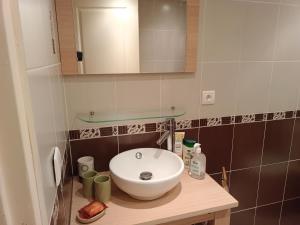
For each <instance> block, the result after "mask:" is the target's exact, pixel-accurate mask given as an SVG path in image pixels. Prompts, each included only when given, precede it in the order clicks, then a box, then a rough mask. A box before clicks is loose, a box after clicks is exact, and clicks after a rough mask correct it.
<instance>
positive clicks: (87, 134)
mask: <svg viewBox="0 0 300 225" xmlns="http://www.w3.org/2000/svg"><path fill="white" fill-rule="evenodd" d="M79 133H80V139H88V138H98V137H100V136H101V135H100V128H90V129H83V130H80V131H79Z"/></svg>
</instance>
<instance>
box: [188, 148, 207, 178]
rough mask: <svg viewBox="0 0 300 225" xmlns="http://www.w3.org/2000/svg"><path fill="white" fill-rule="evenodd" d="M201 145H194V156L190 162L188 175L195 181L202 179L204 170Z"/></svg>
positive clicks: (204, 162) (204, 161)
mask: <svg viewBox="0 0 300 225" xmlns="http://www.w3.org/2000/svg"><path fill="white" fill-rule="evenodd" d="M200 146H201V145H200V144H199V143H196V144H195V145H194V156H193V158H192V159H191V162H190V170H189V175H190V176H191V177H193V178H196V179H199V180H201V179H204V177H205V169H206V157H205V155H204V154H203V153H202V152H201V147H200Z"/></svg>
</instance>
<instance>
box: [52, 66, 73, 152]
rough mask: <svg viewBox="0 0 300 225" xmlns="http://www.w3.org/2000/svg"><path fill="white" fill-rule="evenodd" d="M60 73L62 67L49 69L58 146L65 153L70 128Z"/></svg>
mask: <svg viewBox="0 0 300 225" xmlns="http://www.w3.org/2000/svg"><path fill="white" fill-rule="evenodd" d="M60 71H61V69H60V65H56V66H53V67H50V68H49V75H50V78H51V83H50V84H51V92H52V94H51V95H52V99H53V113H54V121H55V123H54V125H55V134H56V146H58V147H59V148H60V149H61V150H62V151H63V150H65V148H66V140H67V138H66V131H67V130H68V127H67V121H66V102H65V93H64V84H63V79H62V75H61V72H60Z"/></svg>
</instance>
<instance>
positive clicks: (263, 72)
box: [237, 62, 272, 115]
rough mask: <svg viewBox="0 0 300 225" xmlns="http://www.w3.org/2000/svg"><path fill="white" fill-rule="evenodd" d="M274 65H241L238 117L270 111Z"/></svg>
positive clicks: (258, 63) (238, 88) (259, 63)
mask: <svg viewBox="0 0 300 225" xmlns="http://www.w3.org/2000/svg"><path fill="white" fill-rule="evenodd" d="M271 75H272V63H266V62H249V63H241V64H240V74H239V76H238V82H237V83H238V86H237V93H238V100H237V101H238V103H237V115H242V114H250V113H262V112H267V111H268V101H269V89H270V81H271Z"/></svg>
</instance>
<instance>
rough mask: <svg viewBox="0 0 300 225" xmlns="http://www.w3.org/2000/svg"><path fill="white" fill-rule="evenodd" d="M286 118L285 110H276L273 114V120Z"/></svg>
mask: <svg viewBox="0 0 300 225" xmlns="http://www.w3.org/2000/svg"><path fill="white" fill-rule="evenodd" d="M283 119H285V112H275V113H274V114H273V120H283Z"/></svg>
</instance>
